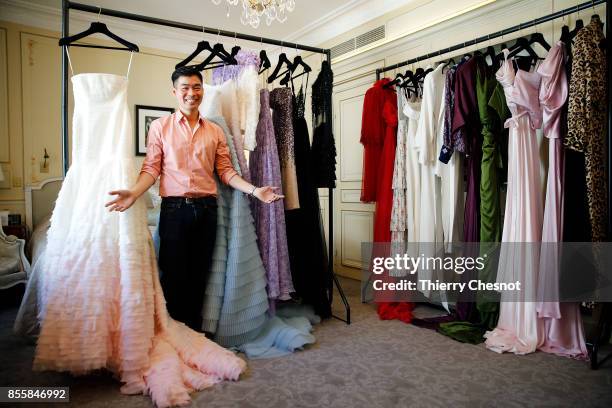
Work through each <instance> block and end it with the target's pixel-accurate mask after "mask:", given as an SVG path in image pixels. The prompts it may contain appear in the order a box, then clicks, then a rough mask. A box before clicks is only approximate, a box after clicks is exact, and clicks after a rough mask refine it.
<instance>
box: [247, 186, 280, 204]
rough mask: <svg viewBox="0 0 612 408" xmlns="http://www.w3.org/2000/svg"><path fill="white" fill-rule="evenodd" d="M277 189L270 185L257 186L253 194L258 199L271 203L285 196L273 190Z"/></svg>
mask: <svg viewBox="0 0 612 408" xmlns="http://www.w3.org/2000/svg"><path fill="white" fill-rule="evenodd" d="M277 189H278V187H271V186H264V187H257V188H256V189H255V192H254V193H253V195H254V196H255V197H257V198H258V199H259V201H262V202H264V203H272V202H274V201H276V200H280V199H281V198H284V197H285V196H284V195H281V194H276V193H275V192H274V190H277Z"/></svg>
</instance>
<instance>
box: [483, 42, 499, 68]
mask: <svg viewBox="0 0 612 408" xmlns="http://www.w3.org/2000/svg"><path fill="white" fill-rule="evenodd" d="M496 56H497V53H496V52H495V48H493V47H492V46H490V45H489V46H488V47H487V50H486V51H485V52H484V54H482V57H483V59H484V61H485V63H486V62H487V57H489V58H490V59H491V65H489V66H491V67H493V66H495V65H496V64H495V63H496V60H495V57H496Z"/></svg>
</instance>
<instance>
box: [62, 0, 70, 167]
mask: <svg viewBox="0 0 612 408" xmlns="http://www.w3.org/2000/svg"><path fill="white" fill-rule="evenodd" d="M68 3H69V2H68V0H62V37H68V35H70V34H69V31H70V30H69V26H68V24H69V20H70V19H69V16H68V13H70V7H69V4H68ZM67 47H68V46H67V45H64V46H63V47H62V152H63V155H62V160H63V163H62V164H63V171H64V176H66V173H67V172H68V166H69V160H68V157H69V154H68V69H69V68H68V55H67V54H66V51H67Z"/></svg>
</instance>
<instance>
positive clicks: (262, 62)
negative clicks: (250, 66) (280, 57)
mask: <svg viewBox="0 0 612 408" xmlns="http://www.w3.org/2000/svg"><path fill="white" fill-rule="evenodd" d="M271 66H272V64H271V63H270V59H269V58H268V54H266V50H261V51H259V74H261V73H263V72H264V71H265V70H266V69H268V68H270V67H271Z"/></svg>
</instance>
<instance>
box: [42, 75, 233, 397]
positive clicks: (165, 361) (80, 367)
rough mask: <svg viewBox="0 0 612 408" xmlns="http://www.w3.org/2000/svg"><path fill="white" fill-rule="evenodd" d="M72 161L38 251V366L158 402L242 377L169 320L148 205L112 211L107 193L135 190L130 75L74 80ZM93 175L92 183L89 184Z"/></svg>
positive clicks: (219, 352)
mask: <svg viewBox="0 0 612 408" xmlns="http://www.w3.org/2000/svg"><path fill="white" fill-rule="evenodd" d="M72 83H73V89H74V99H75V110H74V117H73V128H72V131H73V143H72V165H71V166H70V169H69V171H68V173H67V174H66V178H65V180H64V182H63V185H62V188H61V190H60V192H59V195H58V198H57V201H56V204H55V209H54V210H53V215H52V219H51V226H50V228H49V232H48V246H47V248H46V250H45V253H44V254H43V255H41V259H40V261H39V262H41V264H40V269H39V273H40V283H41V285H40V290H39V293H38V295H39V308H40V314H39V319H40V325H41V331H40V336H39V338H38V344H37V348H36V356H35V359H34V367H35V369H39V370H58V371H70V372H72V373H75V374H83V373H87V372H89V371H91V370H95V369H99V368H107V369H109V370H111V371H113V372H115V373H116V374H117V375H118V377H119V378H120V380H121V381H122V382H123V383H125V385H124V386H123V387H122V392H124V393H129V394H135V393H149V394H151V396H152V398H153V400H154V402H155V403H156V405H158V406H171V405H182V404H186V403H188V402H189V400H190V398H189V392H190V391H192V390H194V389H202V388H205V387H207V386H210V385H212V384H214V383H216V382H218V381H220V380H221V379H237V378H238V376H239V375H240V373H241V372H242V371H244V369H245V363H244V361H243V360H241V359H239V358H237V357H236V356H234V355H233V354H232V353H231V352H229V351H227V350H224V349H223V348H221V347H219V346H218V345H216V344H214V343H212V342H211V341H209V340H207V339H206V338H205V337H204V336H203V335H201V334H199V333H196V332H194V331H192V330H191V329H189V328H187V327H186V326H185V325H183V324H182V323H179V322H175V321H174V320H172V319H171V318H170V317H169V316H168V313H167V310H166V307H165V301H164V297H163V294H162V290H161V286H160V283H159V277H158V270H157V262H156V260H155V252H154V249H153V244H152V240H151V235H150V232H149V230H148V227H147V221H146V212H145V205H144V202H143V201H142V200H139V201H137V202H136V203H134V205H133V206H132V207H131V208H130V209H129V210H127V211H125V212H108V211H107V209H106V208H105V207H104V203H105V202H107V201H109V199H110V196H109V195H108V192H109V191H111V190H114V189H117V188H129V187H130V186H132V185H133V184H134V183H135V181H136V177H137V174H138V169H137V167H136V162H135V159H134V156H133V150H132V149H133V143H132V141H133V139H132V130H131V123H130V114H129V110H128V106H127V85H128V80H127V78H126V77H122V76H118V75H111V74H98V73H95V74H79V75H76V76H73V77H72ZM92 180H95V181H96V182H95V183H92Z"/></svg>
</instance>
